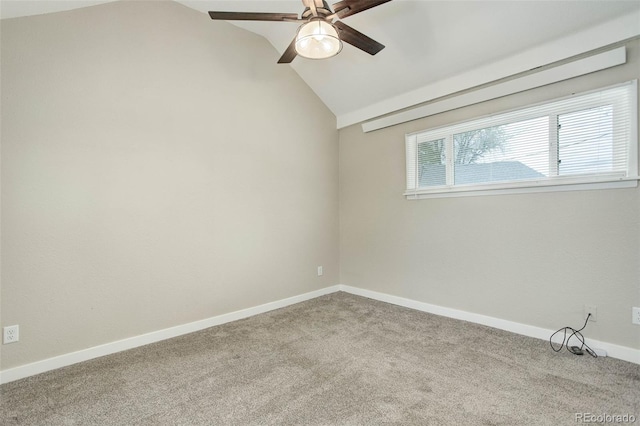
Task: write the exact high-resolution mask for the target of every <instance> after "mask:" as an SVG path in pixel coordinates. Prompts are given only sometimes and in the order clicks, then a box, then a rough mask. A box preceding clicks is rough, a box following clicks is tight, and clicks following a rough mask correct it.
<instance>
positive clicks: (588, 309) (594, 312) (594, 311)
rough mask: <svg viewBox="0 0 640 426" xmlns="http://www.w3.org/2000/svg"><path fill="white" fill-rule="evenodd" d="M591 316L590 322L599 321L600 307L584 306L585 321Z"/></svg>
mask: <svg viewBox="0 0 640 426" xmlns="http://www.w3.org/2000/svg"><path fill="white" fill-rule="evenodd" d="M589 314H591V316H590V317H589V321H593V322H597V321H598V307H597V306H595V305H584V319H587V315H589Z"/></svg>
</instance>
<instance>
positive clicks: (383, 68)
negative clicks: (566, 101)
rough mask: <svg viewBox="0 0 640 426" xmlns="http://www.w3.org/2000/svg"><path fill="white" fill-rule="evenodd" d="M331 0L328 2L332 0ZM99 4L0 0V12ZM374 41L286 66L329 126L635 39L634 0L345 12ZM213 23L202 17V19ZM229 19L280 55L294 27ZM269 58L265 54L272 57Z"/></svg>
mask: <svg viewBox="0 0 640 426" xmlns="http://www.w3.org/2000/svg"><path fill="white" fill-rule="evenodd" d="M335 1H337V0H335ZM98 3H105V1H82V0H77V1H30V0H18V1H15V0H14V1H11V0H9V1H7V0H2V2H1V8H0V12H1V13H2V18H11V17H16V16H25V15H32V14H40V13H48V12H55V11H61V10H68V9H73V8H77V7H84V6H89V5H93V4H98ZM179 3H182V4H184V5H186V6H188V7H191V8H193V9H195V10H198V11H200V12H202V13H203V19H209V18H208V16H207V15H206V12H207V11H209V10H217V11H241V12H288V13H298V14H299V13H301V12H302V10H303V6H302V2H301V1H300V0H284V1H265V0H255V1H246V0H226V1H218V0H179ZM345 23H347V24H348V25H350V26H352V27H354V28H355V29H357V30H359V31H361V32H363V33H365V34H366V35H368V36H369V37H371V38H373V39H375V40H376V41H378V42H380V43H382V44H384V45H385V46H386V48H385V49H384V50H382V51H381V52H380V53H378V54H377V55H376V56H370V55H368V54H366V53H364V52H362V51H360V50H358V49H356V48H354V47H352V46H350V45H346V46H345V47H344V49H343V50H342V52H341V53H340V54H339V55H337V56H335V57H333V58H330V59H326V60H321V61H314V60H309V59H304V58H300V57H298V58H296V59H295V60H294V61H293V63H292V64H290V65H278V66H291V67H293V69H294V70H295V71H296V72H297V73H298V74H299V75H300V76H301V77H302V78H303V79H304V80H305V81H306V83H307V84H308V85H309V86H310V87H311V88H312V89H313V90H314V91H315V93H316V94H317V95H318V96H319V97H320V99H322V101H323V102H324V103H325V104H326V105H327V106H328V107H329V108H330V109H331V111H333V112H334V114H336V116H337V117H338V127H342V126H346V125H349V124H353V123H357V122H361V121H364V120H367V119H370V118H373V117H376V116H380V115H383V114H386V113H389V112H393V111H396V110H398V109H402V108H406V107H410V106H412V105H416V104H420V103H423V102H427V101H429V100H431V99H434V98H438V97H441V96H445V95H447V94H450V93H455V92H457V91H460V90H466V89H468V88H471V87H475V86H477V85H480V84H485V83H489V82H492V81H496V80H498V79H501V78H505V77H509V76H510V75H513V74H517V73H520V72H524V71H527V70H530V69H532V68H535V67H538V66H543V65H547V64H550V63H553V62H555V61H558V60H563V59H565V58H568V57H571V56H574V55H579V54H582V53H585V52H588V51H590V50H594V49H597V48H600V47H603V46H606V45H608V44H612V43H616V42H618V41H622V40H625V39H629V38H633V37H638V36H640V2H638V1H615V0H609V1H604V0H600V1H585V0H579V1H540V0H535V1H477V0H476V1H410V0H394V1H391V2H389V3H385V4H382V5H380V6H378V7H375V8H373V9H370V10H367V11H364V12H362V13H359V14H357V15H354V16H351V17H348V18H346V19H345ZM216 24H217V23H216V22H214V21H211V25H216ZM233 24H235V25H238V26H240V27H242V28H245V29H247V30H249V31H252V32H254V33H256V34H259V35H261V36H263V37H265V38H266V39H267V40H268V41H269V42H270V43H271V44H272V45H273V46H274V48H275V49H276V50H277V51H278V53H282V52H284V50H285V49H286V47H287V46H288V45H289V43H290V42H291V40H292V38H293V37H294V35H295V32H296V29H297V24H296V23H287V22H238V21H234V22H233ZM278 56H279V55H274V62H275V60H277V57H278Z"/></svg>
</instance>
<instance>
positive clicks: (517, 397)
mask: <svg viewBox="0 0 640 426" xmlns="http://www.w3.org/2000/svg"><path fill="white" fill-rule="evenodd" d="M587 335H588V334H587ZM0 390H1V392H2V393H1V402H2V403H1V407H0V423H1V424H2V425H13V424H20V425H262V424H273V425H283V424H300V425H332V424H344V425H371V424H394V423H395V424H418V425H430V424H433V425H448V424H452V425H520V424H522V425H564V424H566V425H575V424H576V413H591V414H594V415H603V414H608V415H624V414H631V415H635V417H636V419H637V420H636V423H637V424H640V366H639V365H636V364H631V363H627V362H624V361H619V360H615V359H612V358H598V359H594V358H592V357H590V356H576V355H572V354H569V353H568V352H566V351H563V352H562V353H555V352H553V351H552V350H551V349H550V347H549V343H548V342H545V341H543V340H537V339H532V338H527V337H523V336H518V335H515V334H511V333H508V332H503V331H499V330H495V329H491V328H488V327H484V326H480V325H475V324H471V323H467V322H463V321H457V320H452V319H448V318H444V317H439V316H435V315H430V314H426V313H422V312H418V311H413V310H410V309H406V308H401V307H398V306H394V305H389V304H385V303H381V302H377V301H373V300H370V299H366V298H362V297H358V296H353V295H350V294H346V293H335V294H331V295H328V296H323V297H320V298H317V299H314V300H311V301H308V302H304V303H300V304H297V305H293V306H290V307H287V308H284V309H279V310H277V311H273V312H270V313H267V314H262V315H258V316H255V317H252V318H248V319H245V320H241V321H236V322H233V323H230V324H226V325H222V326H218V327H213V328H210V329H207V330H204V331H201V332H197V333H193V334H190V335H187V336H182V337H179V338H175V339H171V340H168V341H164V342H160V343H156V344H152V345H148V346H145V347H142V348H138V349H133V350H129V351H126V352H122V353H119V354H115V355H110V356H106V357H103V358H99V359H96V360H92V361H87V362H84V363H81V364H77V365H74V366H70V367H66V368H63V369H59V370H56V371H52V372H48V373H44V374H41V375H38V376H35V377H31V378H27V379H23V380H20V381H16V382H12V383H7V384H5V385H2V386H1V388H0Z"/></svg>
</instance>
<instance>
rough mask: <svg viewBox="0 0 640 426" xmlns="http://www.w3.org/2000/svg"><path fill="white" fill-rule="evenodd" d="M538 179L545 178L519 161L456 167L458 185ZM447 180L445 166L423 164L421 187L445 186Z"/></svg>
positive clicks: (459, 165)
mask: <svg viewBox="0 0 640 426" xmlns="http://www.w3.org/2000/svg"><path fill="white" fill-rule="evenodd" d="M538 177H545V176H544V175H543V174H542V173H540V172H537V171H535V170H534V169H532V168H531V167H529V166H527V165H526V164H523V163H521V162H519V161H498V162H495V163H476V164H456V165H455V183H456V185H464V184H471V183H483V182H501V181H510V180H521V179H534V178H538ZM445 179H446V174H445V166H444V164H423V165H422V166H421V169H420V186H421V187H422V186H440V185H445V184H446V181H445Z"/></svg>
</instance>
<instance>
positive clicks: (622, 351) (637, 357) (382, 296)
mask: <svg viewBox="0 0 640 426" xmlns="http://www.w3.org/2000/svg"><path fill="white" fill-rule="evenodd" d="M338 288H339V290H340V291H344V292H346V293H351V294H355V295H357V296H363V297H368V298H369V299H374V300H379V301H381V302H387V303H391V304H394V305H399V306H404V307H405V308H411V309H416V310H418V311H423V312H428V313H430V314H436V315H441V316H444V317H449V318H455V319H459V320H463V321H469V322H474V323H476V324H482V325H486V326H489V327H493V328H498V329H500V330H505V331H510V332H512V333H516V334H521V335H523V336H529V337H535V338H537V339H542V340H547V341H548V340H549V336H551V335H552V334H553V333H554V332H555V331H556V330H548V329H546V328H541V327H535V326H532V325H527V324H521V323H517V322H513V321H507V320H503V319H500V318H494V317H489V316H486V315H480V314H474V313H471V312H466V311H460V310H458V309H451V308H445V307H442V306H438V305H431V304H429V303H424V302H418V301H416V300H412V299H406V298H404V297H398V296H392V295H390V294H386V293H379V292H377V291H371V290H365V289H362V288H357V287H351V286H348V285H344V284H340V285H339V286H338ZM558 337H559V336H558ZM561 341H562V339H560V341H559V342H558V343H561ZM585 341H586V343H587V344H588V345H589V346H590V347H592V348H599V349H604V350H605V351H607V354H608V355H607V356H610V357H612V358H618V359H621V360H623V361H628V362H632V363H634V364H640V350H639V349H633V348H629V347H626V346H620V345H615V344H613V343H607V342H602V341H599V340H593V339H585ZM554 342H555V340H554Z"/></svg>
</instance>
